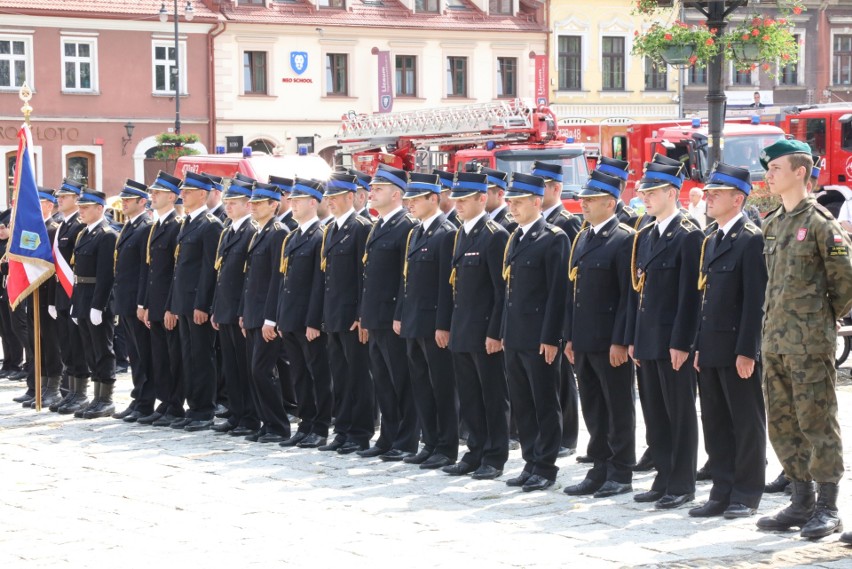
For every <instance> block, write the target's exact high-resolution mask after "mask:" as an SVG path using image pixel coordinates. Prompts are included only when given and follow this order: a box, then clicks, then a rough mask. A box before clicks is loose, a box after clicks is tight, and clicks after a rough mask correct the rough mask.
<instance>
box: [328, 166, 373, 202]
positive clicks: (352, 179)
mask: <svg viewBox="0 0 852 569" xmlns="http://www.w3.org/2000/svg"><path fill="white" fill-rule="evenodd" d="M365 176H366V174H365ZM367 180H368V183H367V187H369V177H367ZM358 186H359V183H358V176H357V175H355V174H354V173H353V172H352V171H351V170H342V171H341V170H338V171H337V172H332V173H331V175H330V176H329V177H328V181H327V182H326V183H325V195H326V196H339V195H341V194H346V193H349V192H355V191H357V190H358Z"/></svg>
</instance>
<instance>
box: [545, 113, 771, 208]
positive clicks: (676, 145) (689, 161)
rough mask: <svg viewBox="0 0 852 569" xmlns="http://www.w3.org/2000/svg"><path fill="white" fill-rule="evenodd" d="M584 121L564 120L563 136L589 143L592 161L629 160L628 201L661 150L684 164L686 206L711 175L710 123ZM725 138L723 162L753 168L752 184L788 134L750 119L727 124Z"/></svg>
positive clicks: (626, 120)
mask: <svg viewBox="0 0 852 569" xmlns="http://www.w3.org/2000/svg"><path fill="white" fill-rule="evenodd" d="M584 121H585V119H579V120H577V119H574V120H572V119H562V120H560V126H559V132H560V135H562V136H564V137H566V138H567V139H569V140H572V139H573V140H576V141H577V142H580V143H582V144H583V145H585V146H586V151H587V155H588V156H589V159H590V160H593V159H595V158H596V157H597V156H598V155H603V156H609V157H611V158H618V159H619V160H626V161H627V162H628V163H629V171H630V174H629V178H628V180H627V184H626V187H625V191H624V193H623V194H622V199H623V200H624V201H625V202H627V203H629V202H630V200H631V199H632V198H633V197H635V190H634V188H635V186H636V182H638V181H639V179H640V178H641V177H642V171H643V168H644V165H645V162H649V161H651V160H652V159H653V157H654V154H656V153H660V154H664V155H666V156H668V157H670V158H674V159H676V160H680V161H682V162H683V163H684V165H685V167H686V173H687V177H686V180H685V182H684V184H683V186H682V188H681V195H680V198H681V202H682V203H683V204H687V203H688V201H689V190H691V189H692V188H693V187H696V186H699V187H700V186H703V183H704V181H705V180H706V179H707V176H708V175H709V173H710V169H711V166H712V165H711V164H709V163H708V157H707V155H708V150H709V147H710V140H709V139H708V133H707V123H706V121H701V120H700V119H697V118H696V119H681V120H670V121H659V122H631V121H630V120H629V119H610V120H608V121H604V122H603V123H600V124H588V123H586V124H584ZM723 137H724V141H723V148H722V162H725V163H726V164H732V165H734V166H741V167H743V168H748V169H749V170H750V171H751V175H752V182H753V183H762V181H763V167H762V166H761V165H760V161H759V158H758V157H759V155H760V150H761V149H762V148H763V147H764V146H768V145H770V144H772V143H774V142H776V141H778V140H780V139H782V138H784V131H783V130H781V129H780V128H778V127H776V126H773V125H768V124H760V123H759V122H756V121H749V120H748V119H743V120H729V121H727V122H726V123H725V127H724V129H723Z"/></svg>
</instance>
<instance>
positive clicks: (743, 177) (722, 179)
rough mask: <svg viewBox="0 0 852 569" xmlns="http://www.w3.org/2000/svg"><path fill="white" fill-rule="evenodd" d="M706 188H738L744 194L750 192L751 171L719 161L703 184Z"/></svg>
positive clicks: (705, 189)
mask: <svg viewBox="0 0 852 569" xmlns="http://www.w3.org/2000/svg"><path fill="white" fill-rule="evenodd" d="M707 190H739V191H741V192H743V193H744V194H745V195H749V194H750V193H751V173H750V172H749V171H748V170H747V169H746V168H740V167H738V166H731V165H730V164H725V163H723V162H719V163H718V164H716V168H715V169H714V170H713V171H712V172H711V173H710V179H709V181H708V182H707V184H705V185H704V191H705V192H706V191H707Z"/></svg>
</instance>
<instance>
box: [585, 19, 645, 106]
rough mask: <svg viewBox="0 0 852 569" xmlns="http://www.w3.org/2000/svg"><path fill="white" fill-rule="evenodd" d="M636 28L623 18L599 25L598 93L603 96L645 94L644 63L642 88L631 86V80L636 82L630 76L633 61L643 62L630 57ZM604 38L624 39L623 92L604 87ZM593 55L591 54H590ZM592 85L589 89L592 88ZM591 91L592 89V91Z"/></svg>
mask: <svg viewBox="0 0 852 569" xmlns="http://www.w3.org/2000/svg"><path fill="white" fill-rule="evenodd" d="M633 28H634V26H633V25H632V24H631V22H629V21H626V20H622V19H621V18H618V17H616V18H613V19H612V20H609V21H607V22H601V23H600V24H599V25H598V53H597V56H598V57H597V59H598V69H600V74H599V75H598V77H599V79H598V85H597V91H598V92H599V93H600V94H601V95H602V96H605V97H606V96H609V97H612V96H623V94H624V93H627V92H631V91H641V92H643V93H644V92H645V89H644V87H645V75H644V64H645V63H644V61H642V65H643V68H642V69H643V73H642V77H641V81H642V84H641V85H642V88H641V89H634V86H633V85H631V79H633V80H634V81H635V79H636V78H635V77H632V76H631V75H630V71H631V68H632V67H633V59H637V60H640V61H641V58H634V57H633V56H632V55H630V52H631V50H632V49H633V33H632V31H631V30H633ZM604 37H620V38H624V89H623V90H612V89H604V87H603V61H604V59H603V39H604ZM589 55H591V54H589ZM590 87H591V85H589V86H588V87H587V89H588V88H590ZM590 90H591V89H590Z"/></svg>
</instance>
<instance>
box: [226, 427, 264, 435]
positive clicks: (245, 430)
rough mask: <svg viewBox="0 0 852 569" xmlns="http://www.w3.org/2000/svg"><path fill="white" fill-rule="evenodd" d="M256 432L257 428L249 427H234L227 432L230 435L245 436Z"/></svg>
mask: <svg viewBox="0 0 852 569" xmlns="http://www.w3.org/2000/svg"><path fill="white" fill-rule="evenodd" d="M256 432H257V429H252V428H251V427H234V428H233V429H231V431H230V432H229V433H228V434H229V435H231V436H232V437H247V436H249V435H253V434H255V433H256Z"/></svg>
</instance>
